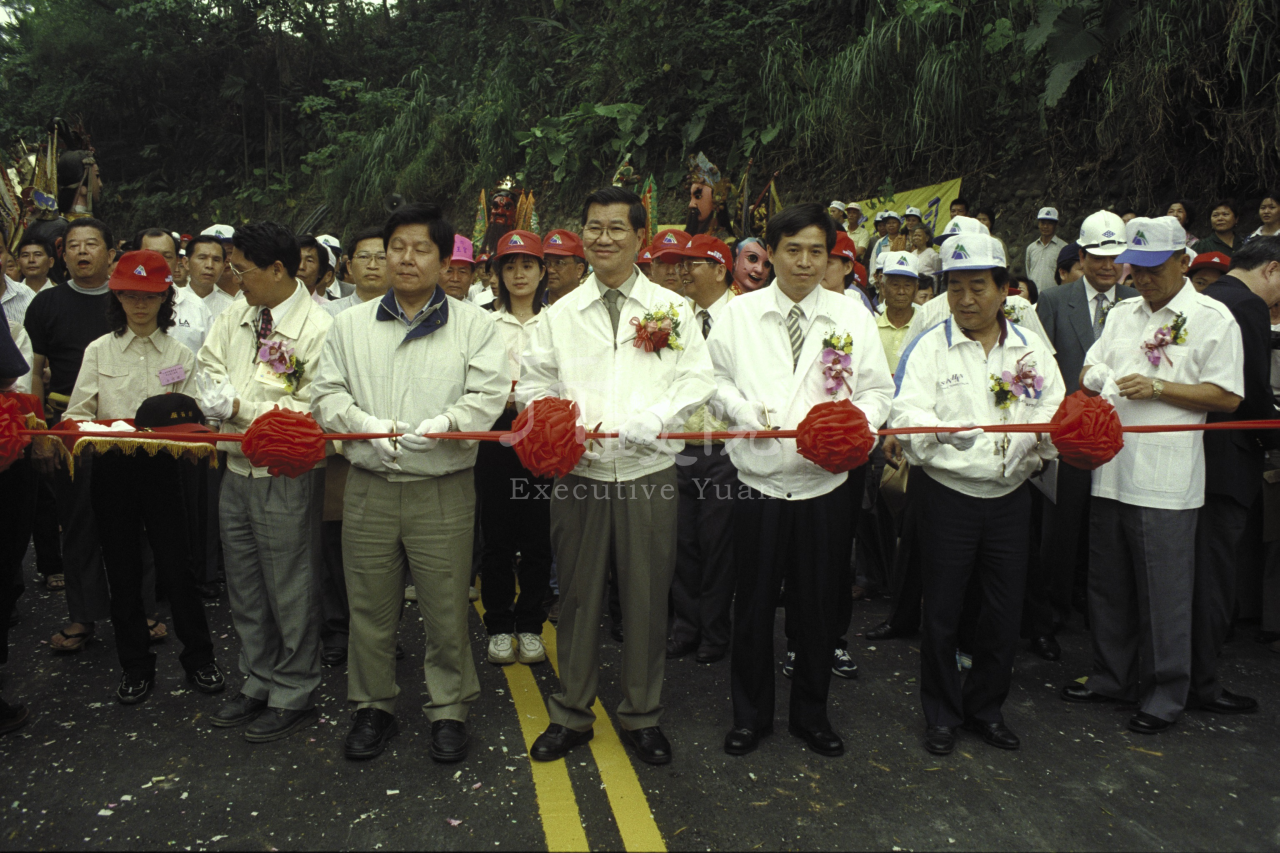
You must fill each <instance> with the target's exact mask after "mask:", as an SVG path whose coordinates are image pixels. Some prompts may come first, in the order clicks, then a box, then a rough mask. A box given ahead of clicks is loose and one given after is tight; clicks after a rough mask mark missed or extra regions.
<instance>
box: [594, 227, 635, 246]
mask: <svg viewBox="0 0 1280 853" xmlns="http://www.w3.org/2000/svg"><path fill="white" fill-rule="evenodd" d="M634 233H635V232H634V231H632V230H631V229H630V228H627V227H625V226H623V225H609V226H607V227H606V226H604V225H588V226H587V227H586V228H583V229H582V239H583V240H586V241H587V242H588V243H594V242H595V241H597V240H599V239H600V238H601V237H602V236H604V235H605V234H608V235H609V239H610V240H612V241H613V242H615V243H617V242H619V241H622V240H625V239H626V238H627V235H628V234H634Z"/></svg>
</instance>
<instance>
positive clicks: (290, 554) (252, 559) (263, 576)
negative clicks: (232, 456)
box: [218, 469, 324, 710]
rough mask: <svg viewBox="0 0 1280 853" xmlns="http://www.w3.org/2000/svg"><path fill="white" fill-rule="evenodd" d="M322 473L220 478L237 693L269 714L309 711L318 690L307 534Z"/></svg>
mask: <svg viewBox="0 0 1280 853" xmlns="http://www.w3.org/2000/svg"><path fill="white" fill-rule="evenodd" d="M323 499H324V469H317V470H314V471H310V472H308V473H306V474H303V475H302V476H301V477H298V478H297V479H290V478H289V477H257V478H254V477H246V476H244V475H241V474H237V473H235V472H234V471H230V470H228V471H227V472H226V473H225V475H224V476H223V478H222V497H221V500H220V501H219V507H218V515H219V521H220V525H221V532H222V552H223V559H224V561H225V563H226V572H227V595H228V597H229V599H230V601H231V620H232V622H233V623H234V624H235V627H236V633H237V634H238V635H239V636H240V645H241V649H240V672H241V673H243V674H244V676H245V682H244V686H243V687H241V688H240V690H241V692H243V693H244V694H245V695H246V696H250V697H252V698H254V699H265V700H267V703H268V705H270V707H272V708H282V709H286V710H301V709H303V708H310V707H312V705H314V704H315V703H314V699H313V693H314V691H315V689H316V688H317V687H319V686H320V590H319V584H318V582H317V577H316V573H315V569H314V566H315V561H316V560H317V559H318V556H319V555H317V554H313V553H312V551H313V549H314V547H315V542H316V536H315V535H314V532H313V531H314V530H315V529H316V528H318V527H319V525H320V513H321V509H322V501H323Z"/></svg>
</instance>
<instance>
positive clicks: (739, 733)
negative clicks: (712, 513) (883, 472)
mask: <svg viewBox="0 0 1280 853" xmlns="http://www.w3.org/2000/svg"><path fill="white" fill-rule="evenodd" d="M836 236H837V232H836V229H835V224H834V223H833V222H832V221H831V218H830V217H829V216H828V215H827V212H826V211H825V210H824V209H823V208H822V207H821V206H820V205H818V204H812V203H810V204H801V205H796V206H794V207H790V208H787V209H786V210H784V211H782V212H780V213H777V214H774V215H773V216H772V217H770V219H769V225H768V229H767V231H766V234H765V243H766V246H767V248H768V252H769V261H770V263H772V265H773V269H774V272H775V273H776V274H777V281H776V285H775V286H773V287H766V288H764V289H763V290H758V291H756V292H754V293H748V294H745V295H743V296H740V297H737V298H736V299H734V301H732V302H730V303H729V305H728V307H727V308H726V310H725V312H724V314H725V316H724V319H723V320H721V321H720V323H719V324H718V325H717V326H716V327H715V328H714V329H713V330H712V334H711V338H710V340H709V342H708V346H709V347H710V349H711V354H712V361H713V362H714V363H715V377H716V402H717V403H718V404H719V405H720V406H721V407H722V408H723V409H724V411H725V413H726V415H727V417H728V419H729V421H730V422H731V423H732V424H733V425H734V428H735V429H743V430H754V431H758V432H763V433H766V434H767V430H769V429H771V428H772V427H775V426H776V427H780V428H782V429H795V428H796V427H797V426H798V425H799V423H800V422H801V421H802V420H803V419H804V418H805V416H806V415H807V414H808V413H809V410H810V409H812V408H813V407H814V406H815V405H817V404H818V403H822V402H826V401H828V400H850V401H851V402H852V403H853V405H855V406H857V407H858V408H859V409H861V410H862V412H863V414H864V415H865V416H866V418H867V421H868V423H869V424H870V426H871V427H872V428H876V427H878V426H880V424H882V423H883V422H884V419H885V416H886V415H887V413H888V409H889V400H890V394H891V393H892V381H891V379H890V375H889V366H888V364H887V363H886V362H885V359H884V350H883V349H882V348H881V347H880V339H879V337H878V336H877V335H876V331H875V321H874V320H873V319H872V317H871V314H870V313H868V312H867V311H866V310H865V309H863V308H862V307H860V306H859V305H858V304H857V303H855V302H854V301H853V300H850V299H848V298H846V297H845V296H844V295H842V294H837V293H832V292H831V291H829V290H827V289H826V288H824V287H822V280H823V278H824V276H825V273H826V269H827V264H828V263H829V262H830V252H831V250H832V249H833V248H834V247H835V243H836ZM837 380H838V381H837ZM729 453H730V457H731V458H732V460H733V463H734V465H735V466H736V467H737V469H738V479H739V481H740V482H741V486H740V487H739V490H738V493H737V495H736V496H735V497H736V500H735V501H734V507H733V513H734V519H733V529H734V563H735V566H736V571H735V574H736V575H737V583H738V587H737V593H736V600H735V603H734V625H733V670H732V694H733V728H732V729H731V730H730V731H729V733H728V734H727V735H726V736H725V742H724V748H725V752H727V753H729V754H730V755H745V754H746V753H748V752H751V751H752V750H754V749H755V748H756V747H757V746H758V745H759V742H760V738H762V737H764V736H765V735H767V734H769V733H770V732H771V731H772V729H773V705H774V684H773V681H774V677H773V670H774V666H775V663H774V661H775V660H776V658H775V657H774V649H773V633H774V631H773V626H774V617H775V611H776V607H777V593H778V588H779V586H780V585H781V584H782V583H784V582H785V587H786V608H787V622H788V624H789V626H790V627H791V631H790V633H791V634H792V635H793V636H792V638H791V639H792V640H793V641H794V644H795V647H796V648H795V655H796V657H795V664H794V672H793V681H792V687H791V703H790V711H789V715H788V730H789V731H790V732H791V734H793V735H795V736H796V737H799V738H801V739H803V740H804V741H805V742H806V743H807V744H808V746H809V748H810V749H812V750H813V751H815V752H817V753H819V754H820V755H827V756H837V755H841V754H842V753H843V752H844V742H843V741H842V740H841V738H840V736H839V735H837V734H836V733H835V732H834V731H833V730H832V727H831V721H830V720H829V718H828V716H827V691H828V688H829V686H830V683H831V667H832V659H833V656H834V651H835V646H836V636H837V625H836V619H837V604H836V599H837V597H838V595H839V590H840V588H841V585H842V584H841V580H842V578H843V577H844V576H845V573H846V572H847V571H848V568H847V566H848V563H849V560H850V559H851V556H852V554H851V550H852V549H851V547H850V546H851V545H852V533H851V529H852V525H853V524H854V521H855V516H856V513H857V510H858V508H859V506H860V502H861V501H860V499H861V495H860V494H859V495H856V496H855V495H853V494H852V491H853V490H852V489H850V488H848V481H849V475H848V474H847V473H842V474H832V473H830V472H828V471H826V470H824V469H822V468H820V467H818V466H817V465H815V464H814V463H812V462H810V461H808V460H807V459H805V458H803V457H802V456H800V455H799V454H798V453H797V452H796V443H795V441H794V440H793V439H788V440H785V441H776V440H773V439H768V438H757V439H753V440H743V441H736V442H734V443H733V446H732V447H731V448H730V450H729ZM855 498H856V499H857V503H855Z"/></svg>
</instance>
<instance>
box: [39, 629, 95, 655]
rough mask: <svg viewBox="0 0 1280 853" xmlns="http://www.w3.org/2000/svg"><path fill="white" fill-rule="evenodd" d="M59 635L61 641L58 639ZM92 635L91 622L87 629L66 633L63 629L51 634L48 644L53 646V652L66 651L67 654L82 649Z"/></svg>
mask: <svg viewBox="0 0 1280 853" xmlns="http://www.w3.org/2000/svg"><path fill="white" fill-rule="evenodd" d="M59 637H61V638H62V641H61V642H59V641H58V638H59ZM92 637H93V625H92V624H90V625H89V630H88V631H79V632H77V633H74V634H68V633H67V632H66V630H65V629H63V630H61V631H59V632H58V633H56V634H54V635H53V640H52V642H50V643H49V645H50V646H51V647H52V648H53V650H54V651H55V652H66V653H68V654H73V653H75V652H78V651H80V650H81V649H83V648H84V647H85V644H86V643H88V642H89V640H90V639H91V638H92Z"/></svg>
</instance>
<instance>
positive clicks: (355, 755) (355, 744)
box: [342, 708, 400, 761]
mask: <svg viewBox="0 0 1280 853" xmlns="http://www.w3.org/2000/svg"><path fill="white" fill-rule="evenodd" d="M399 732H400V727H399V726H397V725H396V718H395V717H394V716H392V715H391V714H388V713H387V712H386V711H383V710H381V709H380V708H361V709H360V710H358V711H356V716H355V722H354V723H353V724H352V726H351V731H350V732H349V733H348V734H347V741H346V743H345V744H343V747H342V751H343V753H344V754H345V755H346V756H347V758H350V759H352V760H353V761H361V760H364V759H366V758H373V757H375V756H378V755H381V754H382V750H384V749H386V748H387V741H388V740H390V739H391V738H392V737H393V736H395V735H396V734H398V733H399Z"/></svg>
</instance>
